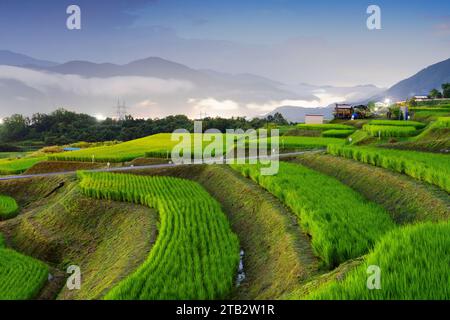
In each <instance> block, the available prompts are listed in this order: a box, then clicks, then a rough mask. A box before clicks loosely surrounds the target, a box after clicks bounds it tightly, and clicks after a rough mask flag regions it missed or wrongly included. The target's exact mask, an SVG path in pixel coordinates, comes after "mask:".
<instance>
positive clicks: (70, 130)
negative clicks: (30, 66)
mask: <svg viewBox="0 0 450 320" xmlns="http://www.w3.org/2000/svg"><path fill="white" fill-rule="evenodd" d="M202 121H203V128H204V130H207V129H212V128H215V129H218V130H220V131H222V132H225V130H226V129H243V130H247V129H251V128H253V129H258V128H262V127H265V126H267V125H269V124H271V125H273V124H275V125H286V124H288V122H287V121H286V120H285V119H284V118H283V116H282V115H281V114H280V113H277V114H275V115H273V116H272V115H270V116H268V117H267V118H253V119H251V120H247V119H246V118H244V117H234V118H229V119H228V118H220V117H216V118H205V119H202ZM176 129H187V130H189V131H193V129H194V120H191V119H189V118H188V117H186V116H185V115H175V116H168V117H165V118H161V119H158V118H156V119H135V118H133V117H132V116H127V117H126V118H125V119H124V120H119V121H118V120H115V119H111V118H107V119H106V120H104V121H98V120H97V119H96V118H94V117H92V116H90V115H87V114H83V113H76V112H72V111H68V110H65V109H58V110H56V111H54V112H52V113H50V114H45V113H36V114H34V115H33V116H31V117H26V116H23V115H21V114H14V115H12V116H10V117H8V118H5V119H3V123H2V124H1V125H0V142H1V143H14V142H20V141H40V142H43V143H44V144H45V145H64V144H70V143H74V142H78V141H86V142H101V141H113V140H118V141H129V140H133V139H138V138H142V137H145V136H149V135H152V134H157V133H163V132H166V133H167V132H168V133H170V132H173V131H174V130H176Z"/></svg>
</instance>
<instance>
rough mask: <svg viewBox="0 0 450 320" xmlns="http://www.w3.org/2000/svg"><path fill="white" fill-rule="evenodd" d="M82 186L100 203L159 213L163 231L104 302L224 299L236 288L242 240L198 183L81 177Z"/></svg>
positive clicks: (119, 176)
mask: <svg viewBox="0 0 450 320" xmlns="http://www.w3.org/2000/svg"><path fill="white" fill-rule="evenodd" d="M79 178H80V179H81V181H80V184H79V185H80V188H81V190H82V191H83V193H84V194H85V195H87V196H90V197H94V198H97V199H108V200H116V201H125V202H133V203H137V204H143V205H146V206H148V207H151V208H155V209H157V210H158V212H159V214H160V220H161V222H160V230H159V235H158V239H157V241H156V243H155V244H154V246H153V248H152V250H151V252H150V254H149V256H148V258H147V260H146V261H145V262H144V263H143V264H142V265H141V266H140V267H139V268H138V269H137V270H136V271H135V272H134V273H133V274H131V275H130V276H128V277H127V278H126V279H124V280H123V281H121V282H120V283H119V284H118V285H117V286H115V287H114V288H113V289H112V290H111V291H110V292H108V294H107V295H106V297H105V299H114V300H115V299H120V300H169V299H170V300H172V299H173V300H178V299H183V300H184V299H188V300H191V299H200V300H202V299H218V298H219V299H220V298H225V297H227V295H228V294H229V293H230V291H231V290H232V288H233V283H234V277H235V275H236V272H237V266H238V262H239V241H238V239H237V237H236V235H235V234H234V233H233V232H232V231H231V228H230V225H229V222H228V220H227V218H226V216H225V214H224V213H223V212H222V209H221V207H220V204H219V203H218V202H217V201H216V200H214V199H213V198H212V197H211V196H210V195H209V194H208V193H207V192H206V191H205V190H204V189H203V188H202V187H201V186H200V185H199V184H197V183H195V182H193V181H189V180H184V179H177V178H172V177H149V176H136V175H128V174H114V173H86V172H84V173H83V172H80V173H79Z"/></svg>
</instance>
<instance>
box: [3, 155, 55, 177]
mask: <svg viewBox="0 0 450 320" xmlns="http://www.w3.org/2000/svg"><path fill="white" fill-rule="evenodd" d="M45 160H46V157H38V158H22V159H0V175H7V174H20V173H23V172H25V171H27V170H28V169H29V168H31V167H32V166H34V165H35V164H36V163H38V162H41V161H45Z"/></svg>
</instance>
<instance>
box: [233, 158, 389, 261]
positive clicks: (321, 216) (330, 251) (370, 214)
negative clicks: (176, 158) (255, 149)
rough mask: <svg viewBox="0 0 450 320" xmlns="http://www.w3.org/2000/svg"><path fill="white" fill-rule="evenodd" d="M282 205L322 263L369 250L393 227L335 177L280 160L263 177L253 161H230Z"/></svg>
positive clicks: (385, 215) (386, 216)
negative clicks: (274, 172) (309, 239)
mask: <svg viewBox="0 0 450 320" xmlns="http://www.w3.org/2000/svg"><path fill="white" fill-rule="evenodd" d="M232 167H233V168H234V169H236V170H238V171H239V172H241V173H242V174H243V175H244V176H246V177H249V178H251V179H253V180H254V181H255V182H257V183H258V184H260V185H261V186H262V187H263V188H265V189H266V190H268V191H269V192H271V193H272V194H273V195H274V196H276V197H277V198H279V199H280V200H281V201H282V202H283V203H285V204H286V205H287V206H288V207H289V208H290V209H291V210H292V211H293V212H294V213H295V214H296V215H297V217H298V218H299V221H300V224H301V226H302V227H303V229H304V230H305V231H306V232H307V233H308V234H310V235H311V237H312V247H313V250H314V252H315V254H316V255H317V256H319V257H320V258H322V260H323V263H324V264H325V265H326V266H327V267H330V268H332V267H335V266H337V265H338V264H340V263H342V262H344V261H346V260H348V259H352V258H356V257H359V256H361V255H363V254H365V253H367V252H368V251H369V249H370V248H372V247H373V245H374V244H375V242H376V241H377V240H379V238H380V237H381V235H383V234H384V233H385V232H386V231H388V230H390V229H392V228H394V227H395V224H394V222H393V221H392V219H391V217H390V216H389V214H388V213H387V212H386V211H385V210H384V209H382V208H381V207H380V206H378V205H377V204H374V203H372V202H370V201H367V200H366V199H364V198H362V196H360V195H359V194H358V193H357V192H355V191H353V190H352V189H351V188H349V187H347V186H345V185H344V184H342V183H341V182H339V181H338V180H336V179H335V178H332V177H329V176H327V175H324V174H321V173H319V172H316V171H313V170H311V169H308V168H306V167H304V166H302V165H299V164H292V163H285V162H280V169H279V172H278V174H277V175H274V176H262V175H261V174H260V168H259V166H258V165H233V166H232Z"/></svg>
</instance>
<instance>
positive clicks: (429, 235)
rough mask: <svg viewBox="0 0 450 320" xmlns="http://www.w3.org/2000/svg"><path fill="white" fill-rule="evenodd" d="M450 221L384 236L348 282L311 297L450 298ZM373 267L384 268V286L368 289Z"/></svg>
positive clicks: (333, 284) (402, 229) (424, 225)
mask: <svg viewBox="0 0 450 320" xmlns="http://www.w3.org/2000/svg"><path fill="white" fill-rule="evenodd" d="M449 234H450V223H449V222H442V223H439V224H432V223H426V224H419V225H413V226H406V227H402V228H400V229H396V230H393V231H392V232H390V233H388V234H386V235H385V236H383V237H382V238H381V239H380V241H379V242H377V244H376V246H375V248H374V250H373V251H372V252H371V253H370V254H369V255H368V256H367V258H366V259H365V262H364V264H362V265H361V266H360V267H358V268H357V269H356V270H353V271H351V272H350V273H349V274H348V275H347V276H346V278H345V280H344V281H340V282H332V283H330V284H329V285H326V286H324V287H323V288H320V289H319V290H317V291H316V292H313V293H312V294H311V295H309V296H308V298H309V299H326V300H329V299H337V300H346V299H349V300H405V299H413V300H427V299H430V300H447V299H449V298H450V285H449V279H450V273H449V267H448V266H449V265H450V237H449V236H448V235H449ZM369 266H378V267H379V268H380V271H381V273H380V284H381V289H379V290H377V289H375V290H368V289H367V279H368V274H367V270H368V268H369Z"/></svg>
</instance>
